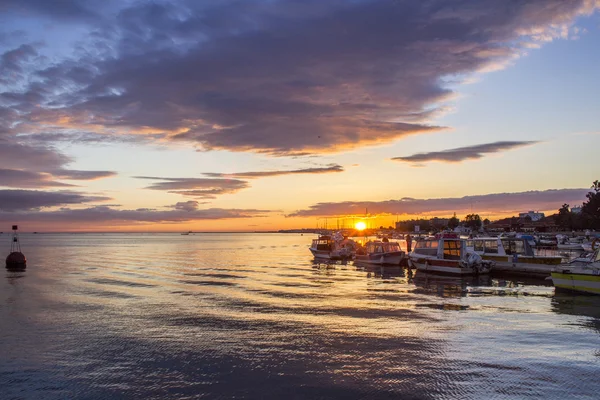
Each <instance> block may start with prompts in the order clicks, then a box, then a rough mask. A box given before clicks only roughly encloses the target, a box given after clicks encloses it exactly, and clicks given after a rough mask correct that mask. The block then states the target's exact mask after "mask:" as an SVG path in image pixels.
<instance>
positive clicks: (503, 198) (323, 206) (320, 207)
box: [290, 189, 589, 217]
mask: <svg viewBox="0 0 600 400" xmlns="http://www.w3.org/2000/svg"><path fill="white" fill-rule="evenodd" d="M588 192H589V189H552V190H542V191H529V192H518V193H493V194H484V195H476V196H465V197H456V198H439V199H413V198H402V199H399V200H387V201H343V202H336V203H318V204H315V205H313V206H311V207H309V208H308V209H306V210H300V211H297V212H295V213H293V214H291V215H290V216H292V217H313V216H346V215H355V216H359V217H360V216H363V215H365V210H368V212H369V213H370V214H375V215H376V214H423V213H437V214H439V215H448V214H451V213H453V212H457V213H459V212H470V210H473V211H475V212H478V213H504V212H506V211H511V210H521V211H526V210H553V209H556V210H558V208H560V206H561V205H562V204H564V203H568V204H581V203H582V202H583V201H584V200H585V198H586V197H585V195H586V194H587V193H588Z"/></svg>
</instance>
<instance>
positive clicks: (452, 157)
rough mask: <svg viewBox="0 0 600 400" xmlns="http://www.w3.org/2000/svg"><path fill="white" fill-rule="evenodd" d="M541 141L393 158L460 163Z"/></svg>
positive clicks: (478, 146) (461, 148)
mask: <svg viewBox="0 0 600 400" xmlns="http://www.w3.org/2000/svg"><path fill="white" fill-rule="evenodd" d="M536 143H539V142H534V141H521V142H519V141H516V142H494V143H485V144H478V145H475V146H467V147H457V148H455V149H449V150H442V151H432V152H428V153H417V154H413V155H411V156H405V157H394V158H392V160H396V161H406V162H415V163H420V162H427V161H442V162H449V163H458V162H461V161H465V160H476V159H479V158H482V157H483V156H484V154H489V153H499V152H502V151H506V150H511V149H516V148H519V147H524V146H529V145H532V144H536Z"/></svg>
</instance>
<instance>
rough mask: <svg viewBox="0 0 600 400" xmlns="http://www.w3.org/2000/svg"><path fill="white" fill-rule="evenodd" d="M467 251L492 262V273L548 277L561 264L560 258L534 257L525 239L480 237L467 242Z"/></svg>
mask: <svg viewBox="0 0 600 400" xmlns="http://www.w3.org/2000/svg"><path fill="white" fill-rule="evenodd" d="M467 250H469V251H474V252H475V253H477V254H479V255H480V256H481V258H483V259H484V260H490V261H494V263H495V264H494V271H501V272H511V273H525V274H527V275H539V276H550V272H552V269H553V268H554V267H556V266H557V265H559V264H560V263H561V262H562V257H560V256H536V255H535V253H534V251H533V248H532V247H531V244H530V243H529V241H528V240H527V238H525V237H515V238H503V237H500V238H494V237H481V238H474V239H469V240H467Z"/></svg>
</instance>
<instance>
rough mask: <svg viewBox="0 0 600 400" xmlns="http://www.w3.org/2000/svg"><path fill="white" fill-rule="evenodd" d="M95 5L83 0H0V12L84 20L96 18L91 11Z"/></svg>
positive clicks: (95, 3)
mask: <svg viewBox="0 0 600 400" xmlns="http://www.w3.org/2000/svg"><path fill="white" fill-rule="evenodd" d="M97 5H98V2H91V1H85V0H59V1H46V0H0V12H4V13H9V12H11V13H14V14H16V15H17V16H21V15H22V16H32V15H39V16H47V17H50V18H53V19H59V20H70V21H82V22H86V21H92V20H95V19H98V17H99V16H98V14H96V13H95V12H94V11H93V10H94V8H95V7H97Z"/></svg>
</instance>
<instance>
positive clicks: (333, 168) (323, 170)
mask: <svg viewBox="0 0 600 400" xmlns="http://www.w3.org/2000/svg"><path fill="white" fill-rule="evenodd" d="M343 171H344V167H342V166H341V165H337V164H334V165H330V166H328V167H313V168H302V169H293V170H279V171H252V172H234V173H230V174H226V173H220V172H205V173H204V174H203V175H206V176H210V177H213V178H224V177H227V178H241V179H254V178H264V177H269V176H280V175H298V174H328V173H331V172H343Z"/></svg>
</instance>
